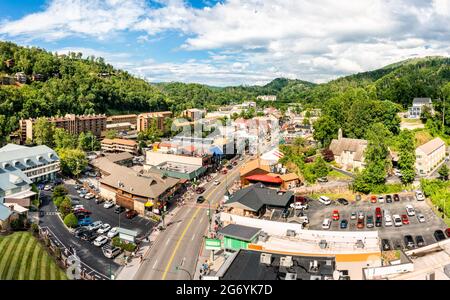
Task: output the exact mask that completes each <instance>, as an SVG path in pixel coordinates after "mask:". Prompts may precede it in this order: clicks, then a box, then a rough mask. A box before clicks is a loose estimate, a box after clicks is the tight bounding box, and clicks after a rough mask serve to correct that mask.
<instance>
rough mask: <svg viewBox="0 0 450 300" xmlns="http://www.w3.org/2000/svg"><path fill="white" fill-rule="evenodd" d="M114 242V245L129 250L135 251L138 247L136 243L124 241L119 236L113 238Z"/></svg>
mask: <svg viewBox="0 0 450 300" xmlns="http://www.w3.org/2000/svg"><path fill="white" fill-rule="evenodd" d="M112 244H113V246H114V247H118V248H120V249H122V250H124V251H128V252H133V251H134V250H135V249H136V244H133V243H127V242H124V241H122V240H121V239H120V238H119V237H118V236H116V237H115V238H113V239H112Z"/></svg>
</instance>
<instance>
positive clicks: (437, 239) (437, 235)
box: [434, 229, 446, 242]
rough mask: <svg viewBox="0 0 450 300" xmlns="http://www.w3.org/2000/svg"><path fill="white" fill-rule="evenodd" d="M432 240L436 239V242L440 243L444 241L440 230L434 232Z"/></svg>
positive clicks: (443, 235)
mask: <svg viewBox="0 0 450 300" xmlns="http://www.w3.org/2000/svg"><path fill="white" fill-rule="evenodd" d="M434 238H435V239H436V241H437V242H440V241H443V240H445V239H446V238H445V234H444V232H443V231H442V230H440V229H439V230H436V231H435V232H434Z"/></svg>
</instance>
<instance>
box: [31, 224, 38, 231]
mask: <svg viewBox="0 0 450 300" xmlns="http://www.w3.org/2000/svg"><path fill="white" fill-rule="evenodd" d="M31 231H32V232H33V233H38V232H39V226H38V224H36V223H33V224H31Z"/></svg>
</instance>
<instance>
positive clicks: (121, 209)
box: [114, 205, 125, 214]
mask: <svg viewBox="0 0 450 300" xmlns="http://www.w3.org/2000/svg"><path fill="white" fill-rule="evenodd" d="M124 211H125V208H123V207H122V206H118V205H116V208H114V212H115V213H116V214H120V213H122V212H124Z"/></svg>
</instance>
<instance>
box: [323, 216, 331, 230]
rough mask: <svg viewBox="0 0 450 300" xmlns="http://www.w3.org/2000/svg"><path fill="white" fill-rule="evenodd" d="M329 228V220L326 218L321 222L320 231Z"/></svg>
mask: <svg viewBox="0 0 450 300" xmlns="http://www.w3.org/2000/svg"><path fill="white" fill-rule="evenodd" d="M330 226H331V220H330V219H328V218H326V219H324V220H323V222H322V229H330Z"/></svg>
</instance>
